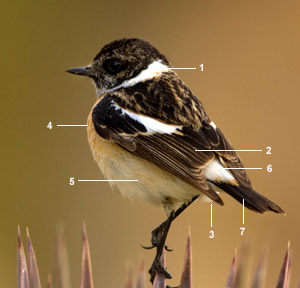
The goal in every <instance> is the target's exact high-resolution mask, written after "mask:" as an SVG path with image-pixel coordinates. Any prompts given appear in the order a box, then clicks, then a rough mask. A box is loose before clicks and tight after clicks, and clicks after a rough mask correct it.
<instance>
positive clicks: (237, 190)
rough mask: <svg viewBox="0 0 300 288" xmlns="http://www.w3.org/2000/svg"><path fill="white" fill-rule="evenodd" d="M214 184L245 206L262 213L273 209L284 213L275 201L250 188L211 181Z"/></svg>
mask: <svg viewBox="0 0 300 288" xmlns="http://www.w3.org/2000/svg"><path fill="white" fill-rule="evenodd" d="M212 183H213V184H214V185H215V186H217V187H219V188H221V189H222V190H223V191H225V192H227V193H228V194H229V195H230V196H232V197H233V198H235V199H236V200H237V201H239V202H240V203H243V199H244V204H245V206H246V207H247V208H249V209H251V210H253V211H256V212H259V213H264V212H267V211H273V212H275V213H284V211H283V210H282V209H281V208H280V207H279V206H278V205H276V204H275V203H273V202H272V201H270V200H269V199H267V198H265V197H264V196H262V195H260V194H259V193H257V192H256V191H255V190H253V189H252V188H246V187H243V186H232V185H230V184H226V183H218V182H212Z"/></svg>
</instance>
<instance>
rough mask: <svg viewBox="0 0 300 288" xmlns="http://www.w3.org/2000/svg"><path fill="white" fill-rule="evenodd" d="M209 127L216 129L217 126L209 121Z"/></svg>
mask: <svg viewBox="0 0 300 288" xmlns="http://www.w3.org/2000/svg"><path fill="white" fill-rule="evenodd" d="M209 125H210V126H212V127H213V128H214V129H216V128H217V125H216V124H215V123H214V122H213V121H210V123H209Z"/></svg>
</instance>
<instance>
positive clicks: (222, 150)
mask: <svg viewBox="0 0 300 288" xmlns="http://www.w3.org/2000/svg"><path fill="white" fill-rule="evenodd" d="M195 151H197V152H204V151H213V152H225V151H237V152H241V151H249V152H255V151H258V152H261V151H262V150H209V149H206V150H195Z"/></svg>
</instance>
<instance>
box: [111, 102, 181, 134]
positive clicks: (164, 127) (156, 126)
mask: <svg viewBox="0 0 300 288" xmlns="http://www.w3.org/2000/svg"><path fill="white" fill-rule="evenodd" d="M114 106H115V108H116V109H117V110H121V111H122V114H123V115H124V114H126V115H128V116H129V117H130V118H131V119H133V120H135V121H138V122H139V123H140V124H142V125H144V126H145V128H146V129H147V132H150V133H161V134H172V133H174V132H176V130H177V129H182V126H177V125H170V124H165V123H162V122H160V121H157V120H155V119H153V118H151V117H148V116H144V115H140V114H136V113H133V112H129V111H127V110H125V109H123V108H122V107H120V106H118V105H117V104H116V103H114Z"/></svg>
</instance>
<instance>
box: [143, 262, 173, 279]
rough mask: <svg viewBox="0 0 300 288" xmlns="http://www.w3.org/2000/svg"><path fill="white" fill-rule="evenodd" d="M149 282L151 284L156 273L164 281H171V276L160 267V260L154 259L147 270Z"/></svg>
mask: <svg viewBox="0 0 300 288" xmlns="http://www.w3.org/2000/svg"><path fill="white" fill-rule="evenodd" d="M148 272H149V274H150V276H151V277H150V281H151V283H153V281H154V278H155V275H156V273H161V274H163V275H164V276H165V278H166V279H171V278H172V275H171V274H170V273H169V272H168V271H167V269H166V268H165V267H164V266H163V265H162V263H161V259H160V258H155V259H154V261H153V263H152V266H151V268H150V269H149V271H148Z"/></svg>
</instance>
